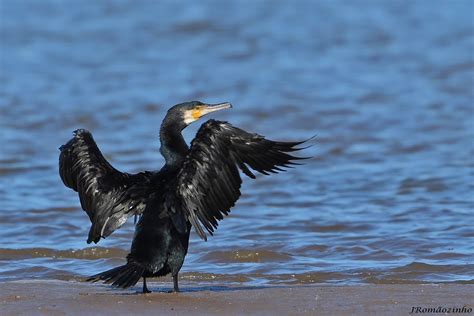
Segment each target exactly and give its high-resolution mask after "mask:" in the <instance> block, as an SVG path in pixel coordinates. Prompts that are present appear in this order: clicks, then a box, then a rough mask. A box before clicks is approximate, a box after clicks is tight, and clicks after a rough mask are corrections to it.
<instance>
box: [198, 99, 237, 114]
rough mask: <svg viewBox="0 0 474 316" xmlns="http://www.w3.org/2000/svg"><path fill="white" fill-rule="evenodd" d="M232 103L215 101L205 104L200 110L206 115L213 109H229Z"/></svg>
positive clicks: (213, 110)
mask: <svg viewBox="0 0 474 316" xmlns="http://www.w3.org/2000/svg"><path fill="white" fill-rule="evenodd" d="M231 107H232V104H230V103H229V102H224V103H217V104H206V105H205V107H204V108H203V109H202V110H201V113H202V115H206V114H209V113H212V112H215V111H219V110H224V109H230V108H231Z"/></svg>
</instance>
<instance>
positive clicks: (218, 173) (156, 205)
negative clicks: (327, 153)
mask: <svg viewBox="0 0 474 316" xmlns="http://www.w3.org/2000/svg"><path fill="white" fill-rule="evenodd" d="M230 107H232V105H231V104H230V103H220V104H215V105H211V104H204V103H202V102H199V101H193V102H186V103H181V104H178V105H175V106H173V107H172V108H170V109H169V110H168V113H167V114H166V117H165V119H164V120H163V123H162V125H161V128H160V140H161V148H160V152H161V154H162V155H163V156H164V158H165V160H166V164H165V165H164V167H163V168H162V169H161V170H160V171H156V172H155V171H145V172H140V173H137V174H129V173H123V172H120V171H118V170H117V169H115V168H114V167H112V166H111V165H110V164H109V163H108V162H107V160H106V159H105V158H104V156H103V155H102V153H101V152H100V150H99V148H98V147H97V145H96V143H95V141H94V139H93V138H92V135H91V133H90V132H88V131H87V130H84V129H79V130H76V131H75V132H74V137H73V138H72V139H71V140H70V141H69V142H67V143H66V144H65V145H63V146H61V148H60V151H61V154H60V157H59V174H60V176H61V179H62V181H63V182H64V184H65V185H66V186H67V187H69V188H71V189H73V190H74V191H77V192H78V193H79V199H80V202H81V206H82V209H83V210H84V211H85V212H86V213H87V215H89V218H90V220H91V222H92V226H91V228H90V231H89V237H88V239H87V243H91V242H94V243H97V242H98V241H99V240H100V239H101V238H105V237H107V236H109V235H110V234H112V233H113V232H114V230H116V229H117V228H119V227H120V226H122V225H123V224H124V223H125V222H126V221H127V218H128V217H130V216H132V215H135V216H138V215H141V216H140V219H139V220H138V223H137V224H136V228H135V235H134V238H133V242H132V246H131V251H130V253H129V254H128V256H127V263H126V264H125V265H123V266H120V267H116V268H114V269H111V270H108V271H105V272H103V273H100V274H97V275H95V276H92V277H91V278H89V281H100V280H102V281H104V282H105V283H112V285H113V286H116V287H121V288H128V287H130V286H133V285H135V284H136V283H137V282H138V281H139V279H140V278H142V277H143V292H144V293H147V292H149V290H148V288H147V286H146V278H147V277H155V276H163V275H167V274H169V273H171V275H172V276H173V283H174V291H176V292H177V291H179V288H178V272H179V270H180V269H181V266H182V265H183V261H184V257H185V256H186V253H187V251H188V243H189V234H190V231H191V226H193V227H194V229H195V230H196V232H197V234H198V235H199V236H200V237H201V238H202V239H204V240H207V236H206V234H207V233H209V234H210V235H212V233H213V232H214V229H216V228H217V225H218V221H219V220H221V219H223V218H224V215H227V214H228V213H229V211H230V208H231V207H232V206H234V204H235V202H236V201H237V199H238V198H239V196H240V186H241V183H242V179H241V178H240V174H239V169H240V170H241V171H242V172H243V173H244V174H245V175H247V176H249V177H250V178H255V175H254V174H253V173H252V171H251V170H250V169H253V170H256V171H258V172H260V173H262V174H265V175H268V174H269V173H276V172H278V171H283V170H284V169H282V168H284V167H289V165H292V164H296V163H295V162H293V160H297V159H303V158H299V157H295V156H292V155H291V154H290V153H291V152H294V151H297V150H299V149H301V148H296V146H298V145H300V144H302V143H303V142H276V141H271V140H267V139H265V138H264V137H262V136H260V135H258V134H250V133H247V132H246V131H244V130H242V129H239V128H237V127H234V126H232V125H231V124H229V123H227V122H222V121H216V120H209V121H207V122H206V123H204V124H203V125H202V126H201V127H200V129H199V131H198V132H197V135H196V137H195V138H194V140H193V141H192V143H191V148H189V147H188V146H187V144H186V142H185V140H184V138H183V136H182V135H181V131H182V130H183V129H184V128H185V127H186V126H188V125H189V124H190V123H192V122H194V121H196V120H198V119H199V118H201V117H202V116H203V115H206V114H208V113H211V112H214V111H217V110H222V109H227V108H230ZM206 232H207V233H206Z"/></svg>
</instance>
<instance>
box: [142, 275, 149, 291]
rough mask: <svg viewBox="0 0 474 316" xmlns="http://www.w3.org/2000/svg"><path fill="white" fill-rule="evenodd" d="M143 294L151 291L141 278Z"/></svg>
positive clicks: (144, 279)
mask: <svg viewBox="0 0 474 316" xmlns="http://www.w3.org/2000/svg"><path fill="white" fill-rule="evenodd" d="M143 293H151V291H150V290H149V289H148V288H147V286H146V278H145V277H143Z"/></svg>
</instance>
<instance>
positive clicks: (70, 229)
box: [0, 0, 474, 284]
mask: <svg viewBox="0 0 474 316" xmlns="http://www.w3.org/2000/svg"><path fill="white" fill-rule="evenodd" d="M117 3H119V4H117ZM473 6H474V5H473V2H471V1H449V2H448V1H446V2H436V3H433V2H430V4H429V6H428V5H427V1H392V2H384V3H382V2H378V1H355V2H354V1H351V2H347V1H317V2H316V1H308V2H304V1H295V2H291V3H290V2H283V1H281V2H280V1H261V2H258V3H253V2H250V1H240V2H229V1H225V2H218V1H215V2H214V1H207V2H206V1H204V2H203V1H200V2H199V4H197V3H195V2H177V3H176V2H172V1H170V2H167V1H162V2H161V1H160V2H158V1H156V2H136V1H123V2H114V4H112V3H107V2H100V3H96V2H92V1H88V2H83V3H82V4H81V5H78V4H75V5H74V4H70V3H69V4H66V3H63V2H60V1H52V0H51V1H50V0H47V1H40V2H34V1H31V2H26V1H2V2H1V4H0V9H1V13H0V14H1V19H0V25H1V30H0V34H1V56H0V60H1V71H0V115H1V133H0V137H1V138H0V140H1V151H0V180H1V182H0V201H1V205H0V262H1V264H0V280H12V279H26V278H39V279H62V280H69V279H80V278H82V277H84V276H88V275H91V274H95V273H97V272H100V271H103V270H105V269H108V268H111V267H113V266H116V265H119V264H122V263H123V262H124V256H125V255H126V254H127V251H128V249H129V247H130V241H131V237H132V234H133V223H132V222H133V221H132V220H131V221H129V223H127V225H126V226H125V227H124V228H122V229H121V230H119V231H117V232H115V233H114V234H113V235H112V236H111V237H110V238H108V239H107V240H102V241H101V242H100V243H99V244H98V245H97V247H90V246H89V245H87V244H86V242H85V241H86V238H87V232H88V229H89V226H90V223H89V220H88V218H87V216H86V214H85V213H84V212H83V211H82V210H81V209H80V204H79V200H78V198H77V196H76V194H75V193H74V192H72V191H70V190H68V189H66V188H65V187H64V186H63V185H62V183H61V180H60V179H59V176H58V170H57V169H58V166H57V159H58V154H59V151H58V150H57V148H58V147H59V146H60V145H61V144H63V143H65V142H66V141H67V140H68V139H69V138H70V137H71V131H72V130H75V129H77V128H87V129H89V130H91V131H92V133H93V134H94V137H95V139H96V141H97V142H98V145H99V147H100V148H101V150H102V151H103V153H104V154H105V155H106V157H107V159H109V161H110V162H111V163H112V164H113V165H114V166H115V167H116V168H118V169H119V170H122V171H128V172H138V171H140V170H144V169H145V170H150V169H151V170H153V169H159V168H160V167H161V165H162V163H163V159H162V157H161V156H160V154H159V152H158V148H159V141H158V128H159V125H160V123H161V120H162V118H163V115H164V114H165V112H166V110H167V108H168V107H169V106H171V105H173V104H176V103H179V102H181V101H185V100H193V99H199V100H202V101H205V102H221V101H231V102H232V103H233V104H234V108H233V109H232V111H227V112H222V113H219V114H216V115H213V118H217V119H222V120H228V121H230V122H231V123H233V124H234V125H236V126H239V127H241V128H244V129H246V130H249V131H254V132H258V133H260V134H263V135H266V136H268V137H269V138H272V139H281V140H299V139H306V138H308V137H310V136H312V135H314V134H316V135H317V137H316V138H315V140H313V141H312V142H311V143H312V144H313V145H314V146H313V147H312V148H310V149H307V150H306V152H305V153H304V154H305V155H311V156H313V157H314V158H312V159H310V160H309V161H307V163H306V165H304V166H300V167H298V168H295V169H292V170H290V171H288V172H286V173H283V174H280V175H277V176H271V177H268V178H267V177H263V176H261V177H259V178H258V179H257V180H256V181H252V180H250V179H245V182H244V186H243V189H242V192H243V195H242V197H241V199H240V200H239V202H238V203H237V205H236V207H235V208H234V209H233V210H232V213H231V215H230V216H229V218H227V219H225V220H224V221H222V222H221V223H220V226H219V229H218V230H217V233H216V234H215V236H214V237H212V238H210V240H209V241H208V242H207V243H206V242H202V241H201V240H200V239H198V238H197V236H196V235H194V233H193V235H192V237H191V244H190V251H189V254H188V256H187V258H186V261H185V264H184V267H183V269H182V270H181V271H182V272H183V273H182V278H184V279H186V280H192V281H193V282H196V283H208V282H218V283H233V282H235V283H245V284H307V283H338V284H353V283H355V284H361V283H424V282H469V283H473V282H474V242H473V239H474V231H473V227H472V222H474V215H473V210H474V194H473V193H474V161H473V154H474V145H473V139H474V120H473V119H474V108H473V99H474V91H473V84H474V60H473V51H474V32H473V29H474V25H473V19H472V12H473V9H474V8H473ZM198 126H199V125H198V124H195V125H194V126H191V127H190V128H188V129H187V130H186V131H185V136H186V138H187V139H188V140H191V139H192V137H193V135H194V133H195V132H196V130H197V128H198Z"/></svg>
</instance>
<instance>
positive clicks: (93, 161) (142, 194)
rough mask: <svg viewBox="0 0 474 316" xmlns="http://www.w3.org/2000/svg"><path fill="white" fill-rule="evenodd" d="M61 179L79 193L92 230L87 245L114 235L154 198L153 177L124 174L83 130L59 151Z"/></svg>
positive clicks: (141, 174) (77, 132) (150, 175)
mask: <svg viewBox="0 0 474 316" xmlns="http://www.w3.org/2000/svg"><path fill="white" fill-rule="evenodd" d="M59 149H60V151H61V153H60V156H59V175H60V177H61V179H62V181H63V183H64V184H65V185H66V186H67V187H69V188H71V189H73V190H74V191H76V192H78V194H79V200H80V202H81V207H82V209H83V210H84V211H85V212H86V213H87V215H88V216H89V219H90V220H91V223H92V226H91V228H90V231H89V237H88V239H87V243H91V242H92V241H93V242H95V243H97V242H98V241H99V240H100V238H105V237H107V236H109V235H110V234H112V232H113V231H114V230H116V229H117V228H119V227H120V226H122V225H123V224H124V223H125V222H126V220H127V218H128V217H129V216H131V215H140V214H141V213H143V211H144V209H145V207H146V202H147V200H148V198H149V195H150V194H151V192H149V191H150V189H149V188H150V187H151V186H150V182H151V180H152V173H150V172H141V173H138V174H134V175H131V174H128V173H122V172H120V171H118V170H117V169H115V168H114V167H112V166H111V165H110V164H109V163H108V162H107V160H106V159H105V158H104V156H103V155H102V153H101V152H100V150H99V148H98V147H97V144H96V143H95V141H94V139H93V138H92V135H91V133H90V132H89V131H87V130H84V129H80V130H77V131H75V132H74V137H73V138H72V139H71V140H70V141H69V142H67V143H66V144H65V145H63V146H61V147H60V148H59Z"/></svg>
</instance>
